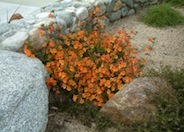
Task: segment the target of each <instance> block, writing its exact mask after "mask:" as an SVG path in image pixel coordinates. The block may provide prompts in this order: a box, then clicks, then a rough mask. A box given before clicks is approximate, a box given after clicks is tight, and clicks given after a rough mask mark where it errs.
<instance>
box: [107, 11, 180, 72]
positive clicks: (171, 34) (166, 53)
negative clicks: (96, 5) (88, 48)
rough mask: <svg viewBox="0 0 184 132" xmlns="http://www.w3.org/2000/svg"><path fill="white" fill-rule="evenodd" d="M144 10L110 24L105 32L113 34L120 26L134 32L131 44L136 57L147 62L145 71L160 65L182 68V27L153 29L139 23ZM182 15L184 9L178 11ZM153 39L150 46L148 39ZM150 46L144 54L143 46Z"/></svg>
mask: <svg viewBox="0 0 184 132" xmlns="http://www.w3.org/2000/svg"><path fill="white" fill-rule="evenodd" d="M145 10H146V9H145ZM145 10H142V11H139V12H137V13H136V14H135V15H132V16H129V17H126V18H124V19H121V20H118V21H116V22H114V23H112V24H110V25H109V26H108V27H107V29H106V32H111V33H113V31H114V30H116V29H120V28H121V27H122V24H123V25H124V27H125V29H126V30H127V31H129V30H132V29H133V30H134V31H135V32H137V35H135V36H134V37H133V40H132V44H133V46H135V47H137V48H138V55H139V56H140V57H143V58H145V59H146V60H147V64H146V66H145V70H148V69H151V68H154V69H159V67H160V66H161V65H164V66H165V65H170V66H171V67H172V68H184V25H179V26H175V27H166V28H155V27H151V26H147V25H145V24H144V23H142V22H140V21H139V20H138V18H139V17H140V16H141V15H144V14H145V12H146V11H145ZM178 10H179V11H181V12H182V13H183V15H184V8H183V9H178ZM150 37H151V38H155V43H154V44H152V43H151V42H149V41H148V38H150ZM146 45H150V46H151V47H152V50H151V51H149V55H144V54H145V46H146Z"/></svg>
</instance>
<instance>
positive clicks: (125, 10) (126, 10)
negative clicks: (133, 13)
mask: <svg viewBox="0 0 184 132" xmlns="http://www.w3.org/2000/svg"><path fill="white" fill-rule="evenodd" d="M127 13H128V8H127V7H126V6H125V7H123V8H121V16H122V17H125V16H127Z"/></svg>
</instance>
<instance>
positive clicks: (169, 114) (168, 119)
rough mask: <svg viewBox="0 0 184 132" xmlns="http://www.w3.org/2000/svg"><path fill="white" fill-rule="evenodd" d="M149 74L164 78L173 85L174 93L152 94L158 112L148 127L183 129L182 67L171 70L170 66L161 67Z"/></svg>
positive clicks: (183, 95) (183, 76) (183, 84)
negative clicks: (165, 95) (168, 95)
mask: <svg viewBox="0 0 184 132" xmlns="http://www.w3.org/2000/svg"><path fill="white" fill-rule="evenodd" d="M149 76H160V77H161V78H165V79H166V80H167V82H168V83H170V84H171V85H172V87H173V90H174V93H169V94H170V97H169V98H168V97H164V96H161V95H162V92H165V91H161V92H160V94H158V95H156V96H154V98H153V101H154V103H155V104H156V106H157V108H158V113H156V115H155V117H154V118H152V121H151V122H150V123H149V124H151V125H150V126H149V127H148V128H149V129H151V130H152V131H153V130H154V129H157V130H158V131H171V132H173V131H181V132H182V131H184V124H183V122H184V102H183V100H184V69H178V70H171V68H170V67H162V69H161V71H159V72H156V71H154V70H152V71H151V72H150V73H149Z"/></svg>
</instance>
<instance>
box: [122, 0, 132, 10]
mask: <svg viewBox="0 0 184 132" xmlns="http://www.w3.org/2000/svg"><path fill="white" fill-rule="evenodd" d="M121 1H122V2H123V3H126V4H127V6H129V7H130V8H133V6H134V0H121Z"/></svg>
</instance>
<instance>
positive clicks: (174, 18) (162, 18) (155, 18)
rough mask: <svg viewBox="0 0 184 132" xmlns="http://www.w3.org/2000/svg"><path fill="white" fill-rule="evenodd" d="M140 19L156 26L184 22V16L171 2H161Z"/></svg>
mask: <svg viewBox="0 0 184 132" xmlns="http://www.w3.org/2000/svg"><path fill="white" fill-rule="evenodd" d="M140 20H141V21H142V22H144V23H145V24H148V25H150V26H154V27H166V26H175V25H179V24H183V23H184V16H182V14H181V13H180V12H178V11H176V10H175V9H173V8H172V7H171V6H170V5H169V4H165V3H163V4H160V5H157V6H153V7H150V8H149V9H148V12H147V14H146V15H145V16H143V17H141V18H140Z"/></svg>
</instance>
